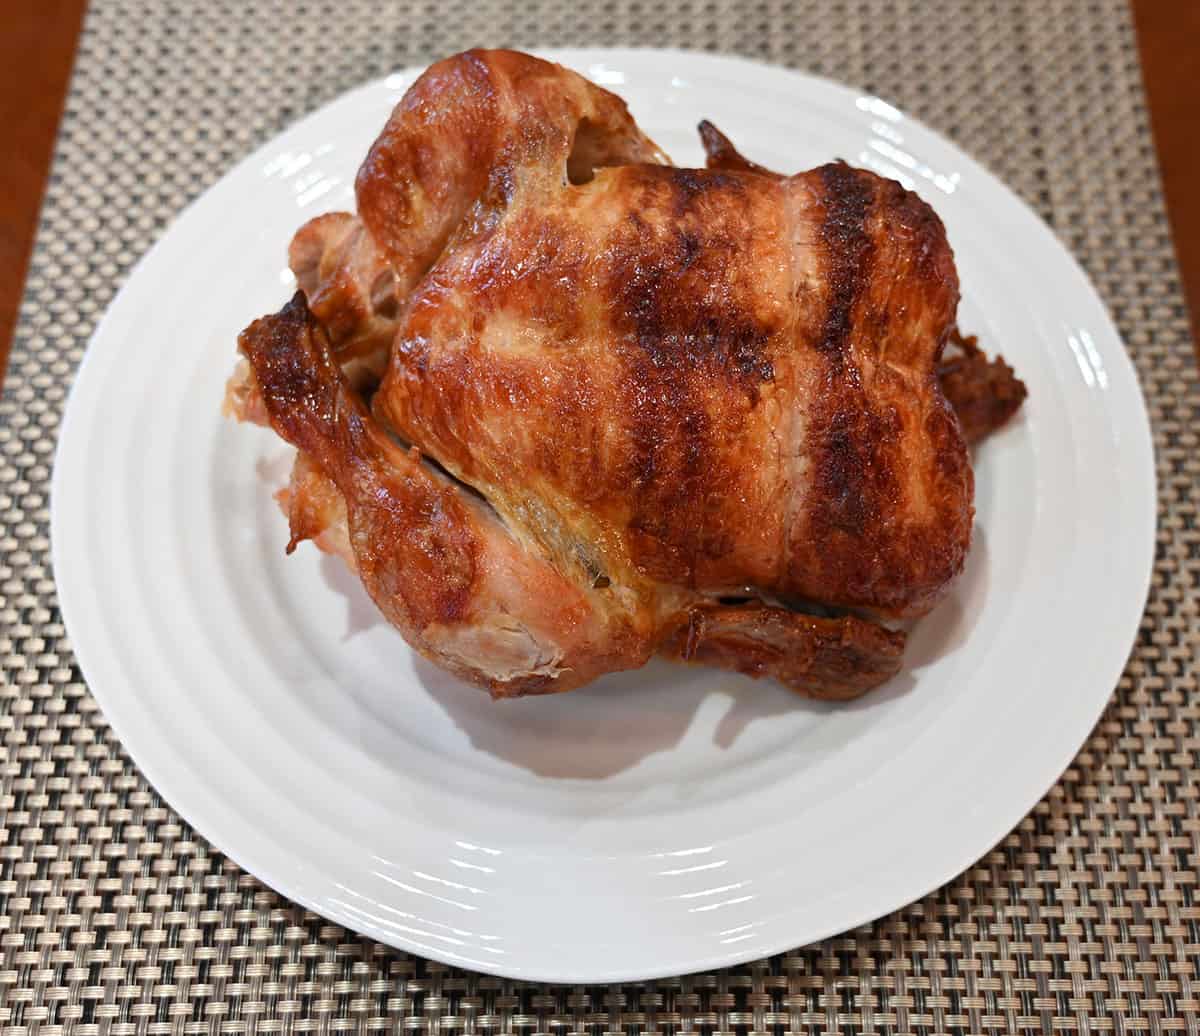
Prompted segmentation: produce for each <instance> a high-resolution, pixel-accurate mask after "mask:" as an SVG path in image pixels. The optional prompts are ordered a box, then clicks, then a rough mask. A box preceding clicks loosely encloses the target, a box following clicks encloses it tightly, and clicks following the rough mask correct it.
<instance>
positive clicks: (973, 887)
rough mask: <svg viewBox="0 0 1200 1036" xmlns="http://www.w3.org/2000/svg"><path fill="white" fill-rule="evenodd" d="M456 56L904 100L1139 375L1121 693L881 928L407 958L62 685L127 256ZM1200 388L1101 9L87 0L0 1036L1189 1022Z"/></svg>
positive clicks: (9, 590)
mask: <svg viewBox="0 0 1200 1036" xmlns="http://www.w3.org/2000/svg"><path fill="white" fill-rule="evenodd" d="M477 43H486V44H489V45H513V46H524V47H533V46H564V45H585V44H593V45H606V44H621V45H629V44H642V45H659V46H662V45H669V46H680V47H691V48H697V49H704V50H718V51H728V52H734V53H740V54H745V55H749V56H752V57H757V58H762V59H766V60H769V61H773V62H777V63H780V64H785V65H792V66H795V67H797V68H801V69H804V70H806V71H810V72H816V73H820V74H824V75H827V76H832V77H834V78H837V79H841V80H843V81H845V82H848V83H851V84H854V85H856V86H859V87H863V88H866V89H869V90H871V91H873V92H875V93H878V94H880V95H881V96H884V97H887V98H890V99H893V100H894V101H895V102H896V103H897V104H899V105H901V106H902V107H904V108H906V109H908V110H909V111H911V112H912V113H913V114H914V115H916V116H918V117H919V118H921V119H923V120H925V121H927V122H928V123H930V124H931V125H933V126H935V127H937V128H938V129H941V130H942V131H944V132H945V133H947V134H948V135H949V136H950V137H952V138H953V139H954V140H956V141H957V142H958V143H960V144H961V145H962V146H963V147H964V148H966V149H967V150H968V151H970V152H972V153H973V154H975V155H976V156H978V157H979V158H981V159H982V160H983V161H984V162H985V163H987V164H988V165H990V166H991V168H992V169H993V170H994V171H995V172H996V173H998V174H999V175H1000V176H1001V177H1002V178H1003V179H1004V180H1006V181H1007V182H1008V183H1009V184H1011V185H1012V186H1013V187H1014V188H1015V189H1016V190H1017V191H1018V192H1019V193H1020V194H1021V195H1022V196H1023V197H1024V198H1025V199H1026V200H1027V201H1028V202H1029V203H1030V204H1032V205H1033V206H1034V207H1035V208H1036V209H1037V211H1038V212H1039V213H1041V215H1042V216H1043V217H1044V218H1045V219H1046V220H1047V221H1048V222H1049V223H1050V224H1051V225H1052V226H1053V227H1054V229H1055V230H1056V231H1057V232H1058V234H1059V235H1060V236H1061V238H1062V239H1063V240H1064V241H1065V242H1066V244H1067V245H1068V246H1069V247H1070V248H1071V249H1072V250H1073V251H1074V253H1075V254H1076V255H1077V256H1078V257H1079V258H1080V259H1081V260H1082V262H1083V264H1084V266H1085V267H1086V268H1087V270H1088V272H1089V273H1090V274H1091V276H1092V278H1093V279H1094V280H1095V282H1096V284H1097V285H1098V286H1099V289H1100V292H1101V294H1102V295H1103V297H1104V299H1105V301H1106V302H1107V304H1108V305H1109V307H1110V309H1111V310H1112V313H1113V315H1114V316H1115V318H1116V320H1117V322H1118V324H1119V325H1120V328H1121V331H1122V333H1123V335H1124V337H1125V340H1126V342H1127V343H1128V346H1129V348H1130V350H1131V352H1132V353H1133V356H1134V359H1135V361H1136V364H1137V367H1138V371H1139V373H1140V375H1141V379H1142V384H1143V386H1144V388H1145V391H1146V395H1147V398H1148V401H1149V408H1150V414H1151V419H1152V422H1153V426H1154V440H1155V445H1156V448H1157V454H1158V477H1159V485H1160V502H1159V518H1160V530H1159V535H1158V554H1157V562H1156V567H1155V573H1154V580H1153V589H1152V591H1151V598H1150V604H1149V607H1148V609H1147V611H1146V615H1145V618H1144V621H1143V623H1142V628H1141V634H1140V637H1139V640H1138V643H1137V646H1136V648H1135V651H1134V654H1133V657H1132V659H1131V661H1130V663H1129V667H1128V669H1127V671H1126V673H1125V675H1124V676H1123V677H1122V679H1121V682H1120V686H1119V687H1118V688H1117V691H1116V695H1115V697H1114V699H1113V701H1112V703H1111V705H1110V706H1109V708H1108V710H1107V712H1106V713H1105V714H1104V717H1103V719H1102V720H1101V722H1100V724H1099V726H1098V727H1097V728H1096V730H1095V732H1094V733H1093V735H1092V736H1091V738H1090V739H1089V740H1088V742H1087V744H1086V746H1085V747H1084V749H1083V751H1082V752H1081V753H1080V754H1079V756H1078V758H1077V759H1076V760H1075V762H1074V763H1073V764H1072V766H1071V768H1070V769H1069V770H1068V771H1067V772H1066V774H1065V775H1064V776H1063V778H1062V780H1061V781H1060V783H1059V784H1058V785H1057V786H1056V787H1055V788H1054V789H1053V790H1052V791H1051V792H1050V793H1049V794H1048V795H1047V797H1046V798H1045V800H1044V801H1043V802H1042V803H1041V804H1040V805H1039V806H1038V807H1037V808H1036V809H1035V810H1034V812H1033V813H1032V814H1031V815H1030V816H1029V817H1028V818H1027V819H1026V820H1025V821H1024V822H1022V824H1021V825H1020V826H1019V827H1018V828H1017V830H1015V831H1014V832H1012V833H1011V834H1010V835H1009V836H1008V837H1007V838H1006V839H1005V840H1004V841H1003V842H1002V843H1001V844H1000V845H998V846H997V847H996V848H995V849H994V850H993V851H992V852H991V853H989V854H988V855H987V856H986V857H985V858H984V859H983V860H981V861H980V862H979V863H978V864H977V865H976V866H974V867H972V868H971V869H970V870H969V871H968V872H967V873H965V874H964V875H962V876H961V877H960V878H959V879H958V880H956V881H954V882H952V883H951V884H950V885H948V886H946V887H945V888H943V889H941V890H940V891H938V892H937V893H934V894H933V895H930V896H929V897H927V898H926V899H924V900H922V901H921V902H919V903H916V904H914V905H912V906H910V907H908V908H907V909H905V910H902V911H900V912H898V913H896V914H894V915H892V916H890V917H887V918H885V919H883V920H881V921H879V922H877V923H876V924H873V925H871V926H869V927H865V928H862V929H860V930H857V931H854V932H851V933H848V934H846V935H844V936H842V937H840V938H836V939H831V940H829V941H827V942H825V943H822V944H820V945H817V946H813V947H809V948H807V949H801V950H797V951H796V952H794V953H789V954H786V955H783V956H781V957H776V958H772V959H770V960H763V961H759V962H756V963H754V964H749V965H746V966H743V967H738V968H733V969H730V970H729V971H726V972H721V973H717V974H711V975H700V976H692V977H688V978H676V979H670V980H664V981H659V982H653V983H646V984H637V985H627V986H620V987H611V988H600V989H584V988H563V987H537V986H529V985H522V984H519V983H513V982H509V981H505V980H500V979H492V978H487V977H483V976H479V975H475V974H471V973H468V972H464V971H460V970H457V969H454V968H449V967H445V966H442V965H439V964H433V963H429V962H426V961H423V960H420V959H418V958H415V957H412V956H408V955H405V954H403V953H397V952H395V951H392V950H389V949H386V948H384V947H381V946H378V945H376V944H373V943H371V942H370V941H368V940H365V939H363V938H360V937H358V936H356V935H354V934H352V933H349V932H346V931H343V930H341V929H339V928H336V927H333V926H331V925H329V924H328V923H326V922H324V921H322V920H321V919H320V918H318V917H316V916H314V915H312V914H309V913H306V912H305V911H304V910H302V909H300V908H298V907H295V906H292V905H291V904H289V903H288V902H286V901H285V900H283V899H282V898H280V897H279V896H277V895H275V894H274V893H272V892H270V891H269V890H267V889H266V888H264V887H263V886H262V885H260V884H259V883H258V882H257V881H255V879H254V878H252V877H250V876H249V875H247V874H245V873H243V872H241V871H239V870H238V869H237V868H236V867H235V866H234V865H233V864H231V863H230V862H229V861H227V860H225V859H224V858H223V857H221V856H220V855H219V854H218V853H216V852H215V851H213V850H212V849H211V848H210V847H209V846H208V845H207V844H206V843H205V842H204V841H203V839H201V838H199V837H198V836H196V835H195V834H193V832H192V831H191V830H189V829H188V828H187V827H186V826H185V825H184V824H183V823H182V822H181V821H180V820H179V819H178V818H177V817H176V816H175V815H174V814H173V813H172V811H171V810H170V808H169V807H168V806H166V805H165V804H164V803H163V802H162V801H161V800H160V799H159V797H158V796H157V794H156V793H155V792H154V790H153V789H152V788H150V787H149V786H148V785H147V784H146V783H145V781H144V780H143V779H142V778H141V776H140V775H139V774H138V772H137V771H136V770H135V769H134V767H133V765H132V764H131V763H130V761H129V759H128V758H127V757H126V756H125V755H124V753H123V752H122V749H121V747H120V745H119V744H118V743H117V741H116V740H115V738H114V737H113V735H112V733H111V731H110V730H109V729H108V727H107V726H106V725H105V722H104V717H103V716H102V715H101V714H100V712H99V711H98V710H97V708H96V705H95V703H94V702H93V701H92V699H91V698H90V697H89V695H88V691H87V688H86V686H85V685H84V683H83V682H82V680H81V677H80V674H79V671H78V669H77V668H76V667H75V665H74V660H73V658H72V655H71V649H70V646H69V645H68V643H67V641H66V638H65V636H64V631H63V627H62V624H61V621H60V618H59V614H58V609H57V606H56V602H55V588H54V579H53V574H52V572H51V571H50V568H49V542H48V531H47V525H48V511H47V507H48V498H47V489H48V482H49V477H50V464H51V457H52V451H53V448H54V441H55V434H56V428H57V425H58V420H59V415H60V412H61V410H62V406H63V401H64V398H65V395H66V392H67V389H68V387H69V385H70V383H71V378H72V375H73V372H74V370H75V367H76V365H77V364H78V362H79V359H80V357H81V355H82V353H83V349H84V345H85V343H86V342H87V338H88V335H89V334H90V332H91V330H92V327H93V325H94V324H95V322H96V320H97V319H98V317H99V316H100V314H101V312H102V311H103V310H104V307H105V306H106V305H107V304H108V302H109V300H110V299H111V298H112V295H113V293H114V292H115V291H116V289H117V287H118V286H119V285H120V283H121V281H122V279H123V277H124V276H125V275H126V273H127V272H128V270H129V268H130V266H131V265H132V264H133V262H134V261H135V260H136V259H137V258H138V256H140V255H141V253H142V252H143V251H144V250H145V249H146V248H147V247H148V246H149V245H150V244H151V242H152V241H153V240H154V239H155V238H156V237H157V236H158V235H159V234H160V233H161V232H162V231H163V230H164V229H165V228H166V226H167V225H168V224H169V223H170V221H171V219H172V217H173V216H174V215H175V213H177V212H178V211H179V209H180V208H181V207H182V206H183V205H184V204H185V203H186V202H187V201H188V200H189V199H191V198H192V197H194V196H195V195H196V194H197V193H199V192H200V191H202V190H203V189H204V188H205V187H207V186H208V185H209V184H210V183H211V182H212V181H213V180H215V179H216V178H217V177H219V176H220V175H221V174H222V173H223V172H224V171H225V170H226V169H227V168H228V167H229V166H231V165H232V164H233V163H234V161H235V160H236V159H237V158H239V157H240V156H242V155H243V154H245V153H246V152H247V151H248V150H250V149H251V148H252V147H253V146H255V145H257V144H259V143H261V142H262V141H264V140H266V139H268V138H269V137H270V136H271V135H273V134H274V133H275V132H277V131H278V130H280V129H282V128H283V127H284V126H285V125H287V124H288V123H289V122H291V121H293V120H294V119H295V118H297V117H298V116H299V115H301V114H302V113H304V112H306V111H308V110H309V109H311V108H313V107H314V106H316V105H318V104H321V103H323V102H325V101H327V100H329V99H331V98H333V97H334V96H336V95H337V94H339V93H340V92H342V91H343V90H345V89H346V88H347V87H350V86H352V85H354V84H356V83H358V82H361V81H363V80H365V79H368V78H371V77H375V76H379V75H381V74H384V73H386V72H388V71H390V70H393V69H395V68H396V67H399V66H403V65H414V64H425V63H427V62H429V61H430V60H431V59H433V58H436V57H439V56H442V55H444V54H447V53H450V52H453V51H455V50H459V49H462V48H463V47H466V46H469V45H473V44H477ZM1197 387H1198V386H1197V376H1196V369H1195V366H1194V362H1193V357H1192V354H1191V349H1190V347H1189V342H1188V338H1187V324H1186V315H1185V312H1184V305H1183V301H1182V296H1181V292H1180V286H1179V280H1178V276H1177V273H1176V269H1175V264H1174V259H1173V256H1172V249H1171V241H1170V237H1169V232H1168V227H1167V221H1166V219H1165V216H1164V212H1163V201H1162V195H1161V192H1160V189H1159V181H1158V175H1157V171H1156V167H1155V158H1154V150H1153V145H1152V142H1151V137H1150V132H1149V128H1148V123H1147V116H1146V109H1145V104H1144V101H1143V96H1142V89H1141V84H1140V79H1139V70H1138V56H1137V50H1136V45H1135V39H1134V35H1133V30H1132V27H1131V22H1130V15H1129V12H1128V10H1127V9H1126V7H1125V5H1124V3H1123V0H1054V2H1045V0H1023V2H1017V0H1011V2H1009V0H964V2H953V0H938V2H934V0H930V2H921V0H844V2H828V3H827V2H820V0H756V2H738V3H717V2H716V0H683V2H680V3H678V4H676V5H674V6H671V5H669V4H666V3H657V2H651V0H610V2H608V3H589V2H575V0H527V2H523V3H520V4H513V5H511V6H510V5H506V4H504V3H501V2H499V0H474V2H470V0H442V2H439V3H434V2H433V0H421V2H413V3H410V4H400V3H387V2H370V0H340V2H335V0H304V2H300V3H295V4H287V3H283V2H281V0H245V2H235V0H225V2H222V3H213V4H207V5H203V6H202V5H199V4H189V3H185V2H182V0H180V2H176V3H170V2H161V3H160V2H153V0H134V2H125V3H123V2H120V0H101V2H97V3H95V4H94V5H93V8H92V10H91V11H90V13H89V15H88V18H87V21H86V27H85V30H84V34H83V38H82V41H81V44H80V51H79V56H78V60H77V65H76V69H75V75H74V80H73V83H72V87H71V92H70V99H69V101H68V104H67V110H66V116H65V120H64V123H63V126H62V131H61V135H60V139H59V143H58V151H57V155H56V159H55V162H54V169H53V175H52V179H51V183H50V187H49V193H48V195H47V198H46V204H45V209H44V212H43V214H42V220H41V226H40V230H39V235H38V239H37V246H36V251H35V255H34V258H33V263H32V267H31V270H30V275H29V284H28V289H27V292H26V296H25V300H24V304H23V306H22V309H21V315H20V322H19V327H18V330H17V337H16V342H15V347H14V351H13V357H12V364H11V368H10V371H9V374H8V382H7V386H6V389H5V394H4V397H3V401H2V402H0V668H2V673H3V684H2V685H0V739H2V748H0V768H2V770H0V777H2V780H3V785H2V788H0V1033H4V1034H9V1033H12V1034H16V1033H24V1032H31V1031H34V1030H40V1031H42V1032H58V1031H72V1032H79V1033H91V1032H105V1033H108V1032H111V1033H117V1032H120V1033H139V1034H140V1033H201V1032H202V1033H216V1032H249V1031H262V1032H277V1031H308V1030H321V1031H330V1030H339V1031H340V1030H355V1031H357V1030H362V1029H366V1030H391V1031H397V1032H399V1031H405V1032H410V1033H427V1034H429V1036H439V1034H441V1033H446V1034H453V1033H463V1034H473V1033H476V1032H484V1033H506V1034H507V1033H554V1034H558V1036H564V1034H567V1033H576V1032H580V1033H582V1032H587V1033H592V1034H600V1033H623V1034H628V1036H637V1034H640V1033H643V1032H646V1033H651V1032H652V1033H658V1032H666V1031H668V1030H670V1031H675V1032H681V1033H705V1034H708V1033H728V1032H734V1031H737V1032H740V1033H767V1032H771V1033H776V1034H778V1036H783V1034H790V1033H800V1032H818V1031H838V1032H847V1033H849V1032H879V1033H893V1032H895V1033H909V1032H912V1033H934V1032H939V1033H940V1032H959V1031H962V1032H972V1033H1051V1032H1081V1033H1088V1032H1100V1033H1103V1032H1113V1031H1116V1032H1148V1033H1160V1032H1173V1031H1186V1032H1189V1033H1190V1032H1197V1031H1200V1020H1198V1019H1200V975H1198V974H1197V967H1198V966H1200V905H1198V901H1200V897H1198V894H1197V868H1198V866H1200V860H1198V857H1200V784H1198V782H1197V780H1196V775H1197V773H1200V698H1198V696H1197V688H1196V679H1197V671H1198V668H1200V667H1198V665H1197V648H1198V645H1200V615H1198V604H1200V531H1198V529H1197V520H1196V496H1197V481H1198V478H1197V476H1198V475H1200V458H1198V451H1197V447H1198V441H1197V429H1198V428H1200V393H1198V392H1197ZM1014 750H1016V751H1019V746H1014ZM913 837H914V838H919V837H922V835H921V832H919V831H914V832H913Z"/></svg>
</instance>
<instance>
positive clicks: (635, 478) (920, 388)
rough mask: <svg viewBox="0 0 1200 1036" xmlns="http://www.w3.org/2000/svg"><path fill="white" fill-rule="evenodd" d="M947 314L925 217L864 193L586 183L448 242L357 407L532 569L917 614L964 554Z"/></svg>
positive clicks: (811, 179) (802, 182) (633, 176)
mask: <svg viewBox="0 0 1200 1036" xmlns="http://www.w3.org/2000/svg"><path fill="white" fill-rule="evenodd" d="M956 302H957V281H956V279H955V276H954V267H953V261H952V257H951V255H950V251H949V248H948V246H947V245H946V241H945V235H944V232H943V230H942V227H941V224H940V222H939V221H938V220H937V218H936V216H933V214H932V213H931V212H930V211H929V210H928V207H927V206H925V205H924V203H922V202H920V201H919V199H917V198H916V197H915V196H914V195H911V194H909V193H908V192H905V191H903V190H902V189H901V188H899V187H898V186H897V185H895V184H891V183H890V182H888V181H884V180H881V179H880V178H879V177H876V176H874V175H873V174H870V173H865V172H858V171H854V170H850V169H849V168H848V167H843V166H831V167H823V168H822V169H820V170H816V171H814V172H813V173H810V174H803V175H801V176H799V177H793V178H789V179H786V180H778V179H772V178H769V177H764V176H760V175H758V174H756V173H737V172H716V173H710V172H707V171H705V170H678V169H670V168H661V167H655V166H629V167H623V168H617V169H609V170H603V171H602V172H601V173H599V174H598V175H597V176H596V177H595V179H594V180H593V181H591V182H590V183H588V184H587V185H584V186H582V187H572V188H569V189H567V190H565V191H563V192H560V193H558V194H555V195H552V196H550V197H547V198H544V199H542V200H541V202H540V204H539V205H537V206H536V207H532V206H530V207H523V208H519V209H513V210H509V211H507V212H506V213H505V214H504V217H503V218H502V219H501V220H499V221H498V222H497V223H496V224H495V225H494V226H492V227H490V228H488V229H486V230H485V231H483V232H481V233H480V234H478V235H477V236H476V237H475V238H474V239H472V240H466V241H460V242H458V244H457V245H456V248H455V249H454V251H453V252H452V253H450V254H448V255H447V256H445V257H444V258H443V259H442V260H441V261H440V262H439V263H438V264H437V265H436V266H435V267H434V268H433V269H432V270H431V271H430V273H429V275H428V276H427V278H426V279H425V281H424V282H423V283H422V285H421V286H420V287H419V288H418V289H417V290H416V291H415V292H414V294H413V297H412V302H411V304H410V307H409V309H408V312H407V314H406V319H405V321H404V322H403V323H402V325H401V328H400V331H399V333H398V335H397V340H396V347H395V349H394V350H393V353H392V363H391V365H390V367H389V370H388V373H387V375H386V377H385V379H384V383H383V385H382V386H381V388H380V391H379V394H378V395H377V397H376V399H375V402H374V406H375V409H376V412H377V413H379V414H380V415H381V416H382V417H383V418H384V419H386V420H387V421H388V423H389V424H391V425H392V426H393V427H394V428H396V430H397V431H398V432H399V433H400V434H401V435H402V436H404V437H405V438H407V439H409V440H411V441H413V442H416V443H418V444H419V445H420V446H421V447H422V449H424V450H426V451H427V452H429V453H431V454H432V455H434V456H436V457H437V458H438V460H439V462H440V463H442V464H444V465H445V466H446V467H448V468H449V469H450V470H451V471H452V472H453V473H454V474H455V475H456V476H458V477H460V478H462V479H464V480H465V481H467V482H469V483H470V484H472V485H474V486H475V487H476V488H478V489H479V490H480V491H481V492H483V493H484V495H485V496H486V497H487V498H488V499H489V500H490V501H492V503H493V504H494V505H495V506H496V507H497V508H498V509H499V510H500V511H501V513H502V514H504V515H505V517H506V519H507V520H509V521H510V522H511V523H513V524H514V525H518V526H522V527H524V528H525V529H526V531H527V533H528V534H529V535H530V536H532V537H533V538H534V539H536V540H539V541H540V542H542V543H543V545H544V546H545V547H547V549H552V547H553V545H552V543H551V542H550V541H551V540H553V539H561V538H562V537H563V536H564V535H565V536H566V537H567V538H569V539H573V540H576V541H579V542H585V543H589V544H598V545H599V547H600V552H601V554H602V557H601V558H599V559H598V560H599V561H600V563H601V565H602V567H603V568H605V570H606V571H610V570H611V571H612V572H615V573H618V574H620V575H622V576H623V577H625V578H628V579H629V580H633V581H636V580H639V579H645V580H650V581H652V582H661V583H670V584H672V585H677V586H681V587H686V588H688V589H694V590H698V591H711V592H720V591H722V590H724V589H727V588H729V587H739V586H746V585H749V586H755V587H758V588H760V589H761V590H764V591H770V592H783V593H797V594H800V595H803V596H807V597H810V598H814V599H821V600H824V601H827V602H828V603H830V604H835V605H838V606H845V607H855V608H861V609H867V610H872V611H876V612H879V613H881V614H892V615H911V614H919V613H921V612H923V611H926V610H928V608H929V607H930V606H932V604H933V603H934V601H935V600H936V598H937V595H938V593H939V592H940V591H941V590H942V589H943V588H944V586H945V585H946V584H947V583H948V581H949V580H950V579H951V578H953V576H954V575H955V574H956V573H957V572H958V570H959V569H960V567H961V564H962V559H963V557H964V555H965V552H966V548H967V544H968V541H969V530H970V524H971V472H970V467H969V464H968V462H967V457H966V450H965V446H964V444H963V442H962V439H961V436H960V435H959V433H958V430H957V426H956V424H955V422H954V418H953V415H952V414H951V412H950V411H949V410H948V408H947V406H946V403H945V400H944V399H943V398H942V397H941V394H940V391H939V389H938V387H937V381H936V364H937V359H938V355H939V353H940V350H941V343H942V340H943V338H944V336H945V334H946V332H947V329H948V327H949V326H950V324H951V323H952V321H953V317H954V308H955V305H956ZM551 430H552V434H550V433H551ZM531 496H533V497H536V499H537V504H538V507H537V510H536V514H535V515H534V516H533V519H532V520H531V518H530V513H531V511H530V505H529V503H528V501H529V498H530V497H531Z"/></svg>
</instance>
